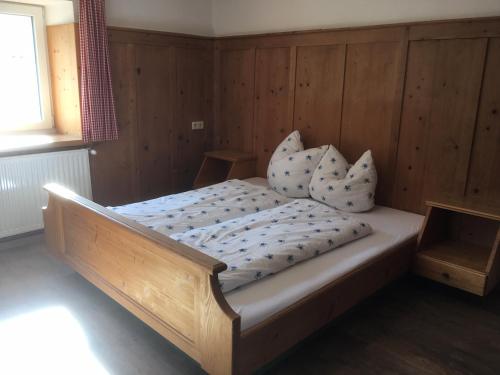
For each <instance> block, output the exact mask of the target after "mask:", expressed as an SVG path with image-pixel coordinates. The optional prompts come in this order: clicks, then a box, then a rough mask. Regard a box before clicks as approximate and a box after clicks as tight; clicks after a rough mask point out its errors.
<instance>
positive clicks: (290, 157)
mask: <svg viewBox="0 0 500 375" xmlns="http://www.w3.org/2000/svg"><path fill="white" fill-rule="evenodd" d="M326 150H327V146H321V147H317V148H311V149H309V150H304V146H303V144H302V141H301V140H300V133H299V132H298V131H294V132H293V133H292V134H290V135H289V136H288V137H286V138H285V139H284V140H283V142H281V143H280V144H279V146H278V147H277V148H276V150H275V151H274V153H273V156H272V157H271V161H270V162H269V166H268V168H267V180H268V181H269V185H271V187H272V188H273V189H274V190H275V191H276V192H278V193H280V194H283V195H285V196H287V197H290V198H305V197H309V184H310V182H311V178H312V176H313V172H314V170H315V169H316V167H317V165H318V163H319V161H320V160H321V158H322V157H323V155H324V154H325V152H326Z"/></svg>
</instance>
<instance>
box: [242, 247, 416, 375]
mask: <svg viewBox="0 0 500 375" xmlns="http://www.w3.org/2000/svg"><path fill="white" fill-rule="evenodd" d="M414 248H415V238H413V239H412V240H410V241H408V242H407V243H406V244H404V245H402V246H400V247H398V248H397V249H395V250H394V251H392V252H389V253H384V254H383V255H382V256H380V257H377V258H374V259H372V260H371V261H370V262H368V263H366V264H365V265H364V266H362V267H360V268H358V269H356V270H354V271H353V272H351V273H349V274H347V275H345V276H344V277H342V278H340V279H338V280H335V281H334V282H332V283H330V284H327V285H325V286H324V287H323V288H321V289H319V290H317V291H316V292H315V293H313V294H311V295H309V296H307V297H305V298H304V299H302V300H300V301H298V302H297V303H295V304H293V305H292V306H289V307H288V308H287V309H285V310H283V311H281V312H279V313H277V314H275V315H274V316H272V317H270V318H268V319H266V320H265V321H264V322H262V323H260V324H258V325H257V326H255V327H251V328H249V329H248V330H246V331H243V333H242V338H241V362H240V368H241V373H242V374H249V373H251V370H253V369H257V368H259V367H260V366H262V365H263V364H265V363H267V362H269V361H271V360H272V359H273V358H275V357H277V356H278V355H279V354H281V353H282V352H283V351H284V350H286V349H288V348H290V347H292V346H293V345H295V344H296V343H297V342H299V341H300V340H302V339H304V338H305V337H307V336H309V335H310V334H311V333H312V332H314V331H316V330H318V329H319V328H321V327H322V326H324V325H325V324H327V323H328V322H330V321H332V320H333V319H334V318H335V317H337V316H339V315H341V314H342V313H344V312H345V311H346V310H348V309H349V308H351V307H352V306H354V305H356V304H357V303H359V302H360V301H361V300H362V299H364V298H365V297H366V296H368V295H370V294H372V293H374V292H375V291H376V290H378V289H379V288H381V287H382V286H383V285H386V284H387V283H389V282H390V281H392V280H394V279H395V278H397V277H399V276H400V275H402V274H403V273H404V272H405V271H406V270H407V269H408V267H409V264H410V259H411V256H412V254H413V251H414ZM291 327H293V329H291Z"/></svg>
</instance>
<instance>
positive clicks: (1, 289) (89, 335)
mask: <svg viewBox="0 0 500 375" xmlns="http://www.w3.org/2000/svg"><path fill="white" fill-rule="evenodd" d="M51 307H62V308H64V309H65V310H66V311H68V312H69V313H70V314H71V316H73V317H74V318H75V319H76V321H77V322H78V324H79V325H80V326H81V328H82V330H83V332H84V333H85V337H86V339H87V341H88V345H89V348H90V349H91V351H92V353H93V355H94V356H95V358H97V360H98V361H99V363H100V364H101V365H102V367H103V368H104V369H106V371H107V372H108V373H109V374H118V375H129V374H130V375H132V374H141V375H143V374H144V375H149V374H151V375H153V374H155V375H156V374H203V371H202V370H201V369H200V368H199V366H198V365H197V364H196V363H194V362H193V361H192V360H191V359H190V358H189V357H187V356H186V355H185V354H184V353H182V352H180V351H179V350H177V349H176V348H175V347H174V346H173V345H171V344H170V343H169V342H168V341H166V340H164V339H163V338H162V337H161V336H159V335H158V334H156V333H155V332H154V331H152V330H151V329H150V328H148V327H147V326H146V325H145V324H143V323H142V322H141V321H139V320H138V319H136V318H135V317H133V316H132V315H131V314H130V313H128V312H127V311H126V310H125V309H123V308H122V307H121V306H120V305H118V304H116V303H115V302H114V301H112V300H111V299H110V298H108V297H107V296H106V295H104V294H103V293H101V292H100V291H99V290H98V289H96V288H94V287H93V286H92V285H91V284H89V283H88V282H86V281H85V280H84V279H83V278H82V277H80V276H79V275H77V274H76V273H74V272H73V271H72V270H70V269H69V268H67V267H66V266H64V265H63V264H61V263H59V262H58V261H56V260H53V259H52V258H51V257H49V256H48V255H46V253H45V249H44V245H43V242H42V237H41V236H35V237H33V238H32V239H31V240H29V241H16V242H14V243H13V244H12V245H11V246H9V244H5V243H2V246H1V247H0V329H1V327H2V323H3V322H8V321H10V320H12V319H13V318H15V317H19V316H23V314H24V315H26V314H30V313H33V312H36V311H40V310H43V309H47V308H51ZM3 339H5V337H4V338H2V337H0V345H1V341H2V340H3ZM499 353H500V290H499V289H497V290H496V291H494V292H493V293H492V294H491V295H490V296H489V297H487V298H480V297H476V296H473V295H470V294H467V293H465V292H461V291H458V290H454V289H451V288H448V287H445V286H441V285H438V284H436V283H433V282H430V281H426V280H423V279H420V278H416V277H406V278H403V279H402V280H399V281H398V282H396V283H394V284H392V285H391V286H389V287H387V288H385V289H384V290H383V291H381V292H380V293H378V294H377V295H376V296H374V297H372V298H370V299H369V300H368V301H366V302H364V303H362V304H361V305H359V306H358V307H356V308H355V309H353V310H351V311H350V312H349V313H347V314H345V315H344V316H342V317H341V318H339V319H337V320H336V321H335V322H334V323H333V324H332V325H330V326H329V327H327V328H325V329H324V330H322V331H321V332H320V333H318V334H316V335H314V336H313V337H311V338H309V339H308V340H306V341H305V342H303V343H302V344H300V345H298V346H297V347H296V348H294V349H293V350H291V351H289V352H288V353H287V354H286V355H284V356H282V357H281V358H279V359H278V360H276V361H274V362H273V363H272V364H270V365H268V366H266V368H264V369H261V370H260V371H259V373H260V374H280V375H281V374H283V375H284V374H382V373H383V374H424V375H425V374H492V375H493V374H498V373H500V354H499Z"/></svg>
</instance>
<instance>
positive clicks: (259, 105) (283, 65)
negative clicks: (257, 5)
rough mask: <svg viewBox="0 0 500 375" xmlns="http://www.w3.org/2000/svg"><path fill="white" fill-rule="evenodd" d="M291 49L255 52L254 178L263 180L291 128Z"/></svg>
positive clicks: (292, 86)
mask: <svg viewBox="0 0 500 375" xmlns="http://www.w3.org/2000/svg"><path fill="white" fill-rule="evenodd" d="M294 52H295V48H288V47H286V48H262V49H257V50H256V66H255V117H254V119H255V120H254V129H255V144H254V152H255V154H256V155H257V175H258V176H262V177H265V176H266V173H267V166H268V164H269V159H270V158H271V155H272V153H273V152H274V149H275V148H276V146H277V145H278V144H279V143H280V142H281V141H282V140H283V139H284V138H285V137H286V136H287V135H288V134H289V133H290V132H291V131H292V128H293V98H294V95H293V90H294V87H295V85H294V79H295V53H294Z"/></svg>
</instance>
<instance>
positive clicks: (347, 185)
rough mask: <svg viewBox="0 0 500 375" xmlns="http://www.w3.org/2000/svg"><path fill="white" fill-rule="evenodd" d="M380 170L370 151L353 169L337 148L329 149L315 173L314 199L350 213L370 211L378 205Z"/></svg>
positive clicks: (313, 179)
mask: <svg viewBox="0 0 500 375" xmlns="http://www.w3.org/2000/svg"><path fill="white" fill-rule="evenodd" d="M376 187H377V170H376V169H375V163H374V161H373V157H372V153H371V151H370V150H368V151H366V152H365V153H364V154H363V155H362V156H361V157H360V158H359V160H358V161H357V162H356V163H355V164H354V165H353V166H351V167H349V164H348V163H347V161H346V160H345V159H344V157H343V156H342V154H340V152H339V151H337V149H335V147H333V146H330V147H329V148H328V150H327V152H326V153H325V155H324V156H323V158H322V159H321V161H320V162H319V164H318V167H317V168H316V170H315V171H314V173H313V177H312V179H311V183H310V184H309V192H310V194H311V197H313V198H314V199H315V200H317V201H319V202H323V203H325V204H327V205H329V206H330V207H333V208H336V209H339V210H342V211H347V212H363V211H368V210H370V209H372V208H373V206H374V205H375V189H376Z"/></svg>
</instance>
